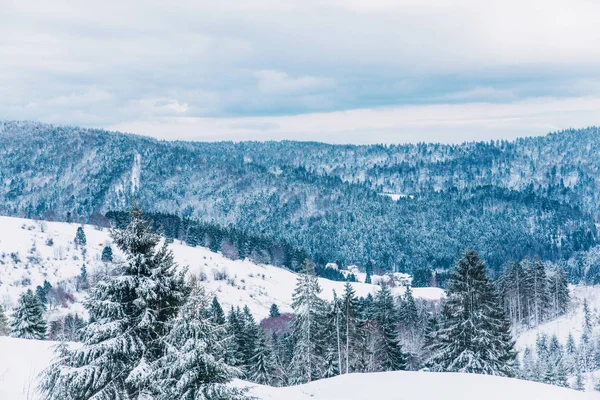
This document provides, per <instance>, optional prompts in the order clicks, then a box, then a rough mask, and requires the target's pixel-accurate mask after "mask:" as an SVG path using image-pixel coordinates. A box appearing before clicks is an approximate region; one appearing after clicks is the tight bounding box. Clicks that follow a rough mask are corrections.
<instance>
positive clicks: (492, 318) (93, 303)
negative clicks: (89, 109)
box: [0, 214, 600, 399]
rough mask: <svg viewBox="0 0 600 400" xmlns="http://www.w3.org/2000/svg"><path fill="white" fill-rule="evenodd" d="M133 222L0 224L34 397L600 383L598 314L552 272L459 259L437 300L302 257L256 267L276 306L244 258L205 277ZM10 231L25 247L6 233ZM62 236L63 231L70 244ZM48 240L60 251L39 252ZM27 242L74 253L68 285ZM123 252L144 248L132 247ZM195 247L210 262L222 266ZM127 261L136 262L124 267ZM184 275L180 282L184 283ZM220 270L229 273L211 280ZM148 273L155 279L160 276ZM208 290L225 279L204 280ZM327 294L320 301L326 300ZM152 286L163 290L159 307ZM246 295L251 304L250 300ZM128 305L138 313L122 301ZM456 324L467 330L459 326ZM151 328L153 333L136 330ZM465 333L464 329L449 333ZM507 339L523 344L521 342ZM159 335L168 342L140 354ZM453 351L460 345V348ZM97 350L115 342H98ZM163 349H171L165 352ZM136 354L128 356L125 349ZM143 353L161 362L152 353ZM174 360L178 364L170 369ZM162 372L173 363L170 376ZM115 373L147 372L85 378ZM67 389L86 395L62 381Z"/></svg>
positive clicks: (17, 332)
mask: <svg viewBox="0 0 600 400" xmlns="http://www.w3.org/2000/svg"><path fill="white" fill-rule="evenodd" d="M140 216H141V214H140V215H138V217H137V218H134V219H133V220H132V219H131V218H129V219H128V220H129V222H128V226H126V227H125V230H115V231H113V232H114V233H113V234H112V237H110V238H109V237H107V233H108V230H107V229H102V228H98V227H96V228H94V227H91V226H85V227H82V226H81V225H78V224H74V223H71V224H65V223H58V224H57V223H51V222H44V221H38V222H36V221H28V220H22V219H14V218H13V219H10V218H8V219H4V220H3V221H4V222H5V224H4V226H6V227H8V226H11V229H12V230H14V231H15V232H14V233H12V234H10V235H7V236H3V238H2V239H0V247H3V248H5V246H9V245H11V243H12V245H17V247H15V249H17V250H21V249H23V248H26V247H27V246H23V244H22V242H23V241H29V242H30V243H32V246H33V247H32V248H30V249H28V250H27V251H26V252H27V253H28V254H29V256H28V257H27V259H26V260H24V261H22V262H21V264H20V267H21V268H25V271H28V272H26V273H25V276H27V275H28V276H29V278H23V277H22V276H23V275H14V269H15V268H18V266H19V264H15V263H14V260H13V257H16V258H21V257H22V255H21V254H20V251H14V252H11V255H10V256H8V257H9V258H7V259H6V261H5V262H4V266H5V267H7V268H5V269H4V271H3V272H2V274H0V275H1V276H2V277H3V278H2V279H3V281H5V282H8V281H9V280H11V279H12V282H13V283H12V285H11V286H12V287H13V289H11V290H9V291H5V293H4V304H3V306H4V307H3V308H4V309H5V311H3V312H2V313H1V315H2V316H1V317H0V334H3V335H11V336H13V337H16V338H24V339H36V340H52V341H54V342H55V343H58V345H57V346H56V347H55V349H54V350H53V352H54V356H53V359H54V361H53V362H52V363H51V364H50V367H47V369H46V370H45V371H46V372H43V373H42V375H41V376H40V378H41V379H42V380H41V381H40V382H41V386H40V387H39V389H40V392H41V393H42V394H44V396H46V397H45V398H56V399H60V398H64V396H65V395H64V393H66V392H67V391H68V393H70V395H71V396H74V394H73V393H75V391H76V390H81V391H82V393H83V394H82V395H81V397H73V398H82V399H83V398H89V396H91V393H96V392H98V393H99V396H100V397H99V398H103V397H102V396H105V398H114V396H116V395H117V393H120V392H119V391H126V392H127V393H129V394H128V395H129V396H134V397H135V396H139V395H141V394H142V392H144V396H154V397H156V398H173V396H180V394H181V393H180V392H171V391H170V390H184V389H182V388H179V389H168V390H169V391H168V392H165V393H162V394H161V393H158V392H154V391H155V390H158V389H152V388H151V387H150V386H148V385H150V383H148V382H154V384H156V383H157V382H161V383H160V385H159V388H160V390H161V391H162V390H167V389H165V388H167V387H169V385H175V386H177V385H178V383H177V382H178V381H179V380H180V379H184V378H183V377H182V376H180V375H178V374H182V373H184V372H185V373H186V374H187V373H189V374H192V372H193V371H196V372H194V373H195V374H199V375H185V376H186V377H185V379H192V380H193V381H195V382H196V383H197V384H198V386H197V387H195V388H185V385H184V388H185V390H201V391H204V390H210V391H211V393H213V394H212V395H211V396H217V397H208V398H220V397H218V396H220V395H224V396H232V397H225V398H235V396H240V398H242V397H244V396H248V395H249V394H248V393H250V392H248V393H247V392H245V391H244V389H243V388H241V389H240V386H239V385H236V384H233V383H231V382H234V383H235V382H238V381H237V380H235V379H243V380H244V381H246V382H253V383H256V384H260V385H267V386H274V387H285V386H289V385H297V384H303V383H309V382H313V381H318V380H321V379H328V378H331V377H335V376H339V375H344V374H348V373H350V374H353V373H361V372H386V371H411V370H412V371H446V372H447V371H453V372H470V373H483V374H492V375H499V376H506V377H517V378H521V379H526V380H531V381H537V382H542V383H548V384H553V385H556V386H564V387H571V388H574V389H579V390H583V389H585V388H586V387H587V388H588V389H590V390H591V389H593V387H594V385H596V383H597V381H596V378H595V372H596V371H597V370H599V369H600V365H599V364H598V363H597V361H596V360H598V359H600V356H599V354H600V346H597V345H596V343H600V336H596V335H597V333H596V330H597V329H596V328H597V327H598V325H599V321H600V318H599V316H598V314H597V309H595V307H596V304H595V303H593V304H594V306H590V305H589V304H588V302H587V298H586V297H584V298H583V303H582V304H579V303H578V302H579V301H580V300H581V299H579V298H576V299H575V300H573V299H571V295H570V292H569V287H568V284H567V280H566V276H565V274H564V272H563V270H562V269H560V268H557V267H556V265H554V264H549V263H542V262H541V261H539V260H532V259H531V260H530V259H525V260H523V261H521V262H513V263H511V264H510V265H507V266H506V267H505V268H504V271H503V273H502V274H501V275H500V276H498V277H496V278H495V279H493V280H491V279H489V278H488V277H487V276H486V269H485V265H484V261H483V260H482V259H481V258H480V256H479V255H478V254H477V252H474V251H472V252H467V253H464V254H463V255H462V257H461V258H460V259H459V260H458V262H457V264H456V266H455V267H454V268H453V270H452V271H451V273H450V277H449V279H448V282H447V294H446V297H445V300H444V301H442V302H440V300H441V299H442V297H440V296H439V295H435V294H433V292H432V290H433V289H434V288H411V286H410V285H409V286H403V285H404V284H399V285H398V286H396V284H395V283H394V281H393V280H386V279H382V278H383V277H380V276H377V275H373V276H370V277H369V278H370V279H374V280H376V281H377V283H371V284H367V283H364V282H356V280H361V279H363V280H364V279H366V278H367V275H365V274H360V273H357V276H355V277H354V279H353V280H355V281H354V282H350V281H347V282H334V281H329V280H326V279H323V278H317V277H316V275H315V271H314V264H313V263H312V262H310V260H308V259H306V260H305V261H304V262H303V264H302V266H301V268H300V270H299V273H298V274H293V273H292V272H289V271H286V270H285V269H282V268H277V267H269V268H271V269H266V270H265V269H263V271H265V272H266V273H267V274H271V273H273V272H274V271H278V270H280V271H281V272H282V273H285V274H288V275H289V276H287V277H286V278H284V279H285V280H286V281H287V282H289V283H290V284H291V286H290V292H292V293H288V295H289V296H291V297H290V298H286V297H285V294H284V295H276V292H275V291H274V292H273V293H272V294H275V296H271V297H269V298H268V299H266V298H262V299H261V295H260V289H259V291H258V292H254V290H255V289H256V288H252V284H251V282H250V278H251V277H250V275H254V274H253V273H252V272H249V273H248V275H246V278H242V277H241V276H239V275H238V273H239V272H240V271H245V270H248V271H252V270H250V269H249V265H253V264H251V263H249V264H243V263H242V264H240V267H241V268H240V269H236V270H233V269H232V270H230V271H226V270H220V271H218V272H217V273H216V275H214V276H213V277H212V279H209V278H208V277H207V276H206V271H207V270H206V269H204V268H197V267H196V266H194V265H192V268H188V269H184V268H182V266H178V265H177V263H176V261H175V259H176V258H177V259H180V257H179V256H178V257H176V258H175V254H179V253H180V250H179V246H181V245H178V244H177V243H175V242H172V243H169V242H171V240H164V239H161V238H160V237H159V236H156V235H155V234H154V233H153V231H152V229H151V228H150V227H149V226H148V225H146V224H147V222H146V221H145V220H143V219H141V217H140ZM57 229H58V230H57ZM19 231H21V232H22V234H25V235H26V236H25V237H26V238H27V240H23V238H21V239H15V238H18V235H19ZM59 232H60V233H62V237H61V235H60V234H58V233H59ZM64 234H66V235H70V236H69V237H68V239H67V240H66V242H65V239H64ZM38 235H39V236H38ZM136 235H137V236H136ZM138 236H139V237H138ZM51 238H52V241H53V242H54V241H56V243H48V242H49V240H50V239H51ZM36 241H43V242H44V243H43V246H45V247H47V248H50V249H51V248H53V247H55V246H56V247H61V248H62V250H60V251H59V252H61V253H63V254H68V255H69V256H70V258H71V260H70V261H68V260H66V259H63V261H62V262H63V264H66V265H71V266H70V267H68V268H67V269H68V270H70V271H63V275H60V274H58V275H57V276H62V277H63V279H57V278H53V277H51V276H48V270H46V269H44V268H43V267H42V265H43V264H44V261H46V262H48V261H50V260H51V259H52V257H48V259H46V260H40V258H43V257H44V256H43V255H42V254H44V252H41V251H40V250H39V249H36V248H35V243H36ZM3 242H4V243H3ZM127 246H130V247H127ZM131 246H134V247H135V249H136V250H135V251H142V250H143V251H144V252H145V253H135V251H134V248H132V247H131ZM164 246H166V247H164ZM170 247H172V248H174V249H175V252H174V253H172V252H171V250H170ZM184 247H185V248H188V249H194V248H190V247H189V246H184ZM55 250H56V248H55V249H52V253H51V254H54V252H55ZM206 250H207V253H205V254H214V255H215V256H220V257H222V256H221V255H217V254H215V253H211V252H210V251H209V250H208V249H206ZM13 254H14V256H13ZM75 254H77V255H78V256H75ZM63 257H64V255H63ZM79 257H80V258H79ZM23 258H25V257H23ZM222 259H223V260H227V259H226V258H224V257H223V258H222ZM9 260H10V261H9ZM227 262H228V263H231V262H232V261H227ZM237 262H239V261H237ZM237 262H233V263H234V264H232V265H235V263H237ZM140 263H141V264H140ZM79 265H81V268H78V267H77V266H79ZM142 267H143V268H145V269H144V270H141V269H140V268H142ZM128 268H135V269H133V270H132V272H127V271H128ZM263 268H266V266H265V267H263ZM143 271H146V272H143ZM152 271H154V272H152ZM157 271H161V272H160V273H158V274H157V273H156V272H157ZM184 271H185V272H186V275H180V274H181V273H182V272H184ZM219 273H223V274H224V275H228V276H227V277H219ZM232 273H235V278H238V279H239V280H240V284H241V283H242V282H243V283H244V284H247V285H249V286H248V287H247V288H246V287H242V286H240V287H238V288H236V290H235V291H240V290H244V291H245V290H246V289H248V290H250V291H251V293H249V296H248V297H245V299H246V301H247V304H243V303H240V302H239V301H236V298H238V296H239V295H236V294H235V292H233V296H235V297H232V292H231V291H228V289H225V287H227V288H233V286H236V285H237V284H236V283H235V282H233V281H234V280H235V278H234V277H232V276H231V275H230V274H232ZM130 274H132V275H131V276H130ZM213 274H214V271H213ZM16 276H21V278H20V279H15V278H16ZM128 276H130V277H128ZM141 276H146V278H141ZM242 276H243V275H242ZM157 277H160V279H159V280H158V281H155V279H157ZM257 278H258V279H260V280H262V281H265V280H269V279H272V277H268V278H266V277H263V278H259V277H257ZM27 279H29V281H28V280H27ZM32 279H33V281H32ZM246 279H248V281H247V282H246ZM163 280H164V281H163ZM209 280H210V281H211V282H209ZM51 281H52V282H51ZM216 282H222V283H223V284H224V286H214V284H215V283H216ZM146 286H148V287H151V288H152V290H150V291H148V288H147V287H146ZM322 286H325V287H326V288H327V291H329V292H330V293H324V290H323V287H322ZM160 288H162V289H160ZM292 288H293V289H292ZM159 289H160V290H159ZM215 289H216V290H215ZM365 289H366V290H365ZM438 290H439V289H438ZM157 291H158V292H161V293H163V295H165V296H167V297H166V298H165V299H164V300H161V299H157V298H154V297H155V294H156V293H157ZM126 293H128V294H126ZM148 293H152V294H153V298H152V299H147V298H144V297H143V296H144V295H148ZM124 296H127V299H125V297H124ZM138 296H139V297H138ZM257 297H258V299H259V301H258V302H255V301H253V300H256V298H257ZM239 298H240V299H242V298H243V297H239ZM472 299H475V301H472ZM467 300H469V301H467ZM242 301H243V300H242ZM269 301H272V302H269ZM153 302H159V303H160V302H166V303H168V304H170V306H169V308H173V310H178V311H177V312H175V311H173V313H172V314H171V313H168V315H163V316H159V314H155V310H156V309H157V307H158V309H161V308H164V307H163V306H152V304H154V303H153ZM108 304H113V305H114V306H115V307H116V308H115V309H113V307H112V306H111V307H107V305H108ZM125 304H139V305H144V307H141V308H140V306H137V305H136V306H135V307H130V306H128V307H126V308H124V305H125ZM579 307H582V310H581V312H579V311H578V308H579ZM113 313H114V314H113ZM573 313H575V314H581V315H582V316H583V317H582V321H581V329H577V327H573V326H571V328H574V329H572V331H571V332H569V335H568V336H567V337H566V338H563V337H561V338H558V337H557V336H556V333H551V334H548V333H545V332H544V331H543V329H542V330H540V328H543V327H544V326H546V325H547V324H553V323H554V321H558V320H559V319H561V318H568V317H569V315H571V314H573ZM150 316H151V317H150ZM159 317H160V318H159ZM148 318H150V319H148ZM161 319H164V321H160V320H161ZM149 323H152V324H158V325H157V326H156V327H153V328H152V329H156V332H154V333H151V332H150V333H149V332H147V330H148V329H149V325H146V324H149ZM464 324H467V325H468V326H470V327H471V329H472V331H465V330H464V326H465V325H464ZM140 325H141V327H140V328H139V329H142V331H143V332H144V333H143V335H142V334H141V333H140V335H142V336H140V337H136V336H132V335H134V333H135V330H134V327H136V326H140ZM136 329H138V328H136ZM531 332H538V334H536V335H535V337H534V339H533V342H532V341H531V340H527V339H523V340H520V338H521V337H526V336H528V335H529V336H531V334H532V333H531ZM149 334H152V335H154V338H150V337H146V336H144V335H149ZM190 335H191V336H190ZM460 335H466V336H465V338H464V339H461V340H457V338H458V337H460ZM515 338H518V339H519V340H518V342H517V343H516V344H515V341H514V339H515ZM156 341H158V342H160V343H163V344H161V346H165V347H164V348H161V349H160V350H153V349H149V348H146V346H147V344H148V343H154V342H156ZM519 341H520V342H522V343H519ZM464 343H468V345H466V346H463V345H461V344H464ZM108 344H110V347H111V348H110V349H107V348H106V346H107V345H108ZM113 345H114V346H115V347H114V348H112V346H113ZM129 346H133V347H131V348H130V347H129ZM140 346H141V347H140ZM167 348H172V350H171V351H176V353H173V354H171V353H169V352H168V351H167ZM199 348H200V349H203V348H207V349H210V352H214V353H206V352H205V351H199V350H198V349H199ZM484 350H485V351H484ZM106 351H110V352H111V353H108V354H110V356H104V354H105V353H104V352H106ZM182 351H185V352H186V353H180V352H182ZM206 351H208V350H206ZM134 352H138V355H137V356H133V353H134ZM148 352H156V354H163V356H161V357H158V356H155V357H157V358H155V359H153V358H150V357H151V356H150V355H149V354H148ZM118 354H121V355H123V356H124V355H125V354H127V359H129V362H130V364H129V365H128V366H125V365H124V364H123V363H122V362H120V363H119V368H122V369H121V370H116V371H117V372H115V371H113V370H112V368H113V366H112V365H104V364H101V363H100V361H96V357H98V358H99V360H103V359H104V358H106V357H108V359H111V360H112V359H115V358H116V359H118V358H119V356H118ZM209 354H210V361H211V362H217V363H218V364H216V365H214V366H211V367H210V370H211V371H212V373H214V374H215V375H214V376H212V375H211V376H209V377H204V376H203V375H202V371H204V370H205V369H204V368H206V365H205V364H203V363H206V362H208V361H207V359H206V357H207V356H208V355H209ZM87 357H92V358H87ZM165 357H166V358H165ZM169 357H170V358H169ZM179 361H181V362H185V363H189V364H183V365H179V364H178V362H179ZM161 365H162V366H161ZM166 366H169V368H168V369H166V370H165V368H167V367H166ZM115 368H116V366H115ZM213 368H214V369H213ZM171 369H174V371H171ZM65 371H71V373H74V374H75V375H72V376H71V375H68V374H66V372H65ZM177 371H179V372H177ZM37 372H38V373H39V372H40V371H37ZM79 373H81V374H83V375H81V376H80V375H78V374H79ZM113 373H118V374H119V376H120V375H127V376H129V375H130V374H142V375H139V376H138V375H135V376H136V379H139V381H136V382H137V383H135V385H137V386H135V387H133V388H128V385H129V384H130V383H131V382H130V383H127V382H125V381H124V382H121V383H120V384H119V385H122V386H119V387H110V388H109V387H103V386H102V385H100V386H98V387H96V386H93V385H92V384H93V383H94V385H95V381H96V379H97V377H100V376H106V377H107V378H106V379H109V377H110V376H111V375H110V374H113ZM107 374H109V375H107ZM145 374H152V375H145ZM159 375H160V376H162V378H160V379H159ZM190 376H195V378H191V377H190ZM131 379H133V377H132V378H131ZM213 379H214V380H213ZM109 381H110V382H112V383H111V385H113V384H115V383H114V382H113V380H110V379H109ZM36 382H37V380H36ZM73 382H77V383H76V384H77V385H83V386H81V387H79V386H77V387H76V386H73V385H75V383H73ZM82 382H83V383H82ZM85 382H87V383H85ZM144 382H146V383H144ZM186 382H187V381H186ZM131 384H132V383H131ZM181 384H183V383H181ZM88 385H92V386H88ZM203 385H204V386H203ZM207 388H208V389H207ZM36 390H37V389H36ZM146 391H149V392H146ZM230 391H231V392H230ZM0 393H1V392H0ZM123 393H125V392H123ZM174 393H176V394H174ZM218 393H221V394H218ZM223 393H226V394H223ZM203 395H204V394H203ZM61 396H62V397H61ZM161 396H162V397H161ZM207 396H208V395H207ZM192 398H193V397H192ZM196 398H201V397H196Z"/></svg>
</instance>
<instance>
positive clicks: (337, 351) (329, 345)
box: [322, 290, 343, 378]
mask: <svg viewBox="0 0 600 400" xmlns="http://www.w3.org/2000/svg"><path fill="white" fill-rule="evenodd" d="M325 307H326V311H325V315H324V319H323V328H322V329H323V333H324V334H323V340H324V346H325V359H324V367H323V376H322V377H323V378H331V377H333V376H337V375H339V374H340V372H341V371H342V368H343V367H342V354H341V351H342V348H341V347H342V340H341V325H342V307H341V301H340V299H339V298H338V297H337V294H336V293H335V290H334V291H333V301H332V302H331V303H326V305H325Z"/></svg>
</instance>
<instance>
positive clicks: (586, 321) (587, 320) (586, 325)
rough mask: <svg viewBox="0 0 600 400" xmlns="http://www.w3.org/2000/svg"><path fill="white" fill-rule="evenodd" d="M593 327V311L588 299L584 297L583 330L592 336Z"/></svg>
mask: <svg viewBox="0 0 600 400" xmlns="http://www.w3.org/2000/svg"><path fill="white" fill-rule="evenodd" d="M592 327H593V325H592V313H591V312H590V307H589V305H588V301H587V299H583V331H584V332H586V333H587V334H588V336H590V335H591V333H592Z"/></svg>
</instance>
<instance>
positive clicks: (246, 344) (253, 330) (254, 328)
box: [240, 305, 259, 375]
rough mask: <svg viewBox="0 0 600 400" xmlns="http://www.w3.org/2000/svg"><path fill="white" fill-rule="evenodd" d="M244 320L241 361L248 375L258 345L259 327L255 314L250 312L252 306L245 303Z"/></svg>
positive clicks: (241, 336) (241, 337)
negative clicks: (249, 306)
mask: <svg viewBox="0 0 600 400" xmlns="http://www.w3.org/2000/svg"><path fill="white" fill-rule="evenodd" d="M242 321H243V324H242V327H243V328H242V331H241V335H240V349H241V356H242V360H241V361H242V366H243V370H244V373H246V374H247V375H248V374H249V371H250V366H251V364H252V358H253V357H254V355H255V354H256V346H257V341H258V339H259V329H258V325H257V324H256V321H255V320H254V316H253V315H252V313H251V312H250V308H248V306H247V305H244V310H243V312H242Z"/></svg>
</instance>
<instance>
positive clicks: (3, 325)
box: [0, 306, 10, 336]
mask: <svg viewBox="0 0 600 400" xmlns="http://www.w3.org/2000/svg"><path fill="white" fill-rule="evenodd" d="M9 333H10V326H9V324H8V318H7V317H6V314H5V313H4V307H2V306H0V336H8V334H9Z"/></svg>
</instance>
